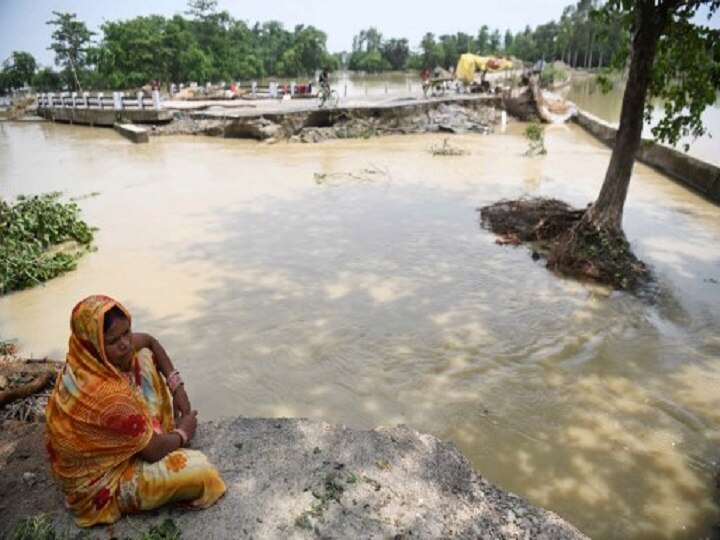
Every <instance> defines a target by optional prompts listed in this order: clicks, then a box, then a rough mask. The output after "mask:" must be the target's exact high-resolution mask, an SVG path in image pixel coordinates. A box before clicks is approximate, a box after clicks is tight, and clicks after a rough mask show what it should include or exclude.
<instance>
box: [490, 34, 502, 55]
mask: <svg viewBox="0 0 720 540" xmlns="http://www.w3.org/2000/svg"><path fill="white" fill-rule="evenodd" d="M488 47H489V49H490V52H491V53H493V54H497V52H498V51H499V50H500V30H498V29H497V28H496V29H495V30H493V33H492V34H490V42H489V43H488Z"/></svg>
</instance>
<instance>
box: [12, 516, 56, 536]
mask: <svg viewBox="0 0 720 540" xmlns="http://www.w3.org/2000/svg"><path fill="white" fill-rule="evenodd" d="M12 538H14V539H15V540H55V539H60V538H61V536H60V535H58V534H57V533H56V532H55V527H53V524H52V522H51V521H50V519H49V518H48V517H47V516H46V515H45V514H37V515H35V516H31V517H28V518H25V519H23V520H22V521H20V522H18V523H16V524H15V527H14V528H13V532H12Z"/></svg>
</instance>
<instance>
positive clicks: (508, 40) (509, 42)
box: [503, 30, 514, 52]
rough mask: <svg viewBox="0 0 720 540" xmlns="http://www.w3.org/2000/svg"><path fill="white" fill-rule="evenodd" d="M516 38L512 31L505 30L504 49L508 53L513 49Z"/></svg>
mask: <svg viewBox="0 0 720 540" xmlns="http://www.w3.org/2000/svg"><path fill="white" fill-rule="evenodd" d="M513 41H514V36H513V35H512V32H511V31H510V30H505V38H504V39H503V48H504V49H505V51H506V52H509V51H510V50H511V49H512V46H513Z"/></svg>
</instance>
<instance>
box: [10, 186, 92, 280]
mask: <svg viewBox="0 0 720 540" xmlns="http://www.w3.org/2000/svg"><path fill="white" fill-rule="evenodd" d="M59 198H60V193H59V192H54V193H48V194H45V195H35V196H32V197H24V196H20V197H18V199H17V202H16V203H15V204H10V203H7V202H5V201H3V200H2V199H0V260H1V261H3V264H2V265H0V294H5V293H8V292H10V291H14V290H18V289H24V288H27V287H32V286H34V285H38V284H39V283H42V282H44V281H47V280H49V279H52V278H54V277H55V276H58V275H60V274H63V273H65V272H67V271H69V270H73V269H74V268H75V267H76V265H77V261H78V259H80V257H82V256H83V254H85V253H86V252H87V251H89V250H90V249H91V243H92V240H93V232H94V231H95V230H96V229H93V228H92V227H90V226H89V225H88V224H87V223H85V222H84V221H82V220H81V219H80V218H79V214H80V209H79V208H78V206H77V205H76V204H75V203H73V202H69V203H62V202H60V201H59Z"/></svg>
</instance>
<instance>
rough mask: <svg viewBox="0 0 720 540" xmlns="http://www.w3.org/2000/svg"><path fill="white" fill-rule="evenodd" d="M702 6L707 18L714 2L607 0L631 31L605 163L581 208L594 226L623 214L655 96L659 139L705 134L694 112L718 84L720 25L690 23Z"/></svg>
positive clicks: (615, 225) (608, 10) (609, 10)
mask: <svg viewBox="0 0 720 540" xmlns="http://www.w3.org/2000/svg"><path fill="white" fill-rule="evenodd" d="M700 7H705V8H707V9H708V20H709V19H710V17H711V16H712V15H713V14H715V13H716V12H717V10H718V7H720V0H711V1H707V0H705V1H702V0H684V1H683V0H659V1H654V0H609V1H608V2H607V4H605V6H604V7H603V11H602V13H603V14H604V16H605V18H606V20H607V19H608V18H609V19H610V20H617V18H618V16H619V17H620V18H621V20H622V21H623V23H624V24H625V25H626V27H627V28H632V29H633V34H632V43H631V47H630V50H628V51H627V54H626V55H624V56H622V55H621V56H620V58H618V60H619V62H620V65H624V60H625V59H627V58H628V56H629V59H630V67H629V73H628V80H627V84H626V87H625V94H624V96H623V104H622V109H621V112H620V125H619V127H618V132H617V136H616V138H615V144H614V146H613V152H612V155H611V157H610V163H609V165H608V168H607V171H606V173H605V180H604V182H603V185H602V188H601V190H600V194H599V196H598V198H597V200H596V201H595V202H594V203H593V204H592V205H591V206H590V208H589V209H588V211H587V212H586V214H585V220H586V221H589V222H590V223H591V224H592V225H594V226H595V227H596V228H597V229H600V230H605V231H608V232H610V233H621V231H622V216H623V208H624V205H625V200H626V198H627V190H628V186H629V184H630V175H631V173H632V168H633V164H634V160H635V154H636V153H637V149H638V147H639V145H640V136H641V133H642V127H643V120H644V119H649V118H650V114H651V112H652V108H653V107H652V103H651V101H650V100H649V99H648V98H651V99H652V98H660V99H662V100H663V101H664V103H665V115H664V117H663V118H662V119H661V120H660V122H659V124H658V125H657V126H656V127H655V128H654V129H653V134H654V135H655V137H656V138H658V139H659V140H661V141H667V142H670V143H675V142H677V140H678V139H679V137H680V136H681V135H682V134H683V133H689V134H692V135H695V136H698V135H701V134H702V133H704V129H703V126H702V122H701V119H700V116H701V114H702V112H703V110H704V109H705V108H706V107H707V106H709V105H712V103H713V102H714V101H715V99H716V92H717V91H718V90H719V89H720V30H719V29H717V28H715V29H713V28H711V27H710V26H709V25H708V24H702V23H701V24H694V23H693V18H694V17H695V16H696V14H697V12H698V9H699V8H700Z"/></svg>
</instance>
